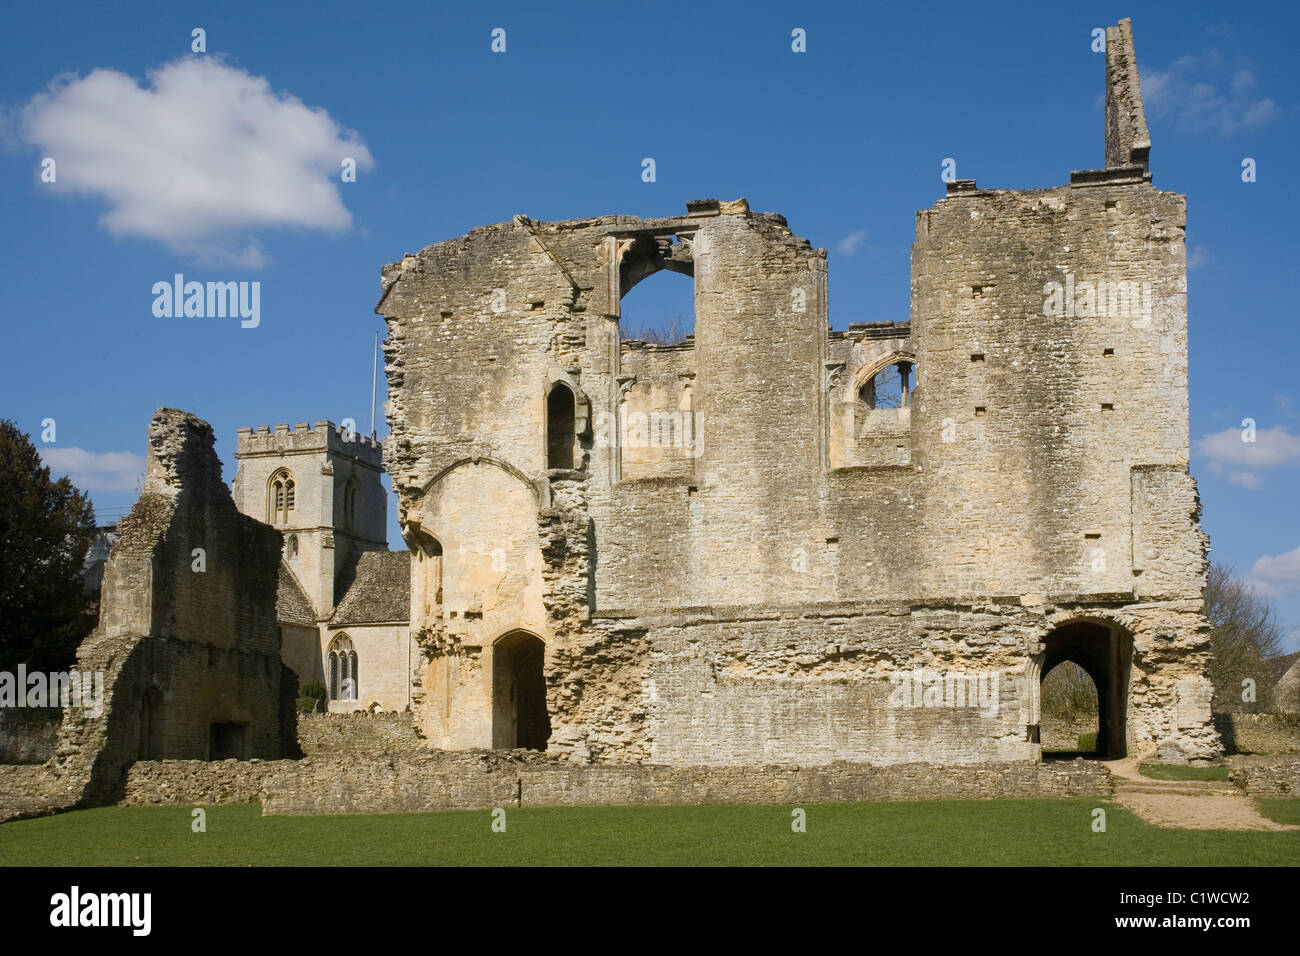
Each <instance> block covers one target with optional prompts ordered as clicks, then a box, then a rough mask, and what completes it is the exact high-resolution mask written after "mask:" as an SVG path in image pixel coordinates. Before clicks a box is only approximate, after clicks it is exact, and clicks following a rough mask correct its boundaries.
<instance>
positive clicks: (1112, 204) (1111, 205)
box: [1106, 199, 1119, 209]
mask: <svg viewBox="0 0 1300 956" xmlns="http://www.w3.org/2000/svg"><path fill="white" fill-rule="evenodd" d="M1118 205H1119V200H1118V199H1107V200H1106V208H1107V209H1114V208H1115V207H1116V206H1118Z"/></svg>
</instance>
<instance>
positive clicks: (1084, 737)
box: [1079, 730, 1097, 754]
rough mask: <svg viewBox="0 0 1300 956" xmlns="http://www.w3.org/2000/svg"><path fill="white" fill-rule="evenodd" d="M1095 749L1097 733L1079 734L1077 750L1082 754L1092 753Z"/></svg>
mask: <svg viewBox="0 0 1300 956" xmlns="http://www.w3.org/2000/svg"><path fill="white" fill-rule="evenodd" d="M1096 749H1097V732H1096V731H1095V730H1094V731H1093V732H1092V733H1090V734H1079V750H1080V752H1082V753H1086V754H1088V753H1092V752H1093V751H1095V750H1096Z"/></svg>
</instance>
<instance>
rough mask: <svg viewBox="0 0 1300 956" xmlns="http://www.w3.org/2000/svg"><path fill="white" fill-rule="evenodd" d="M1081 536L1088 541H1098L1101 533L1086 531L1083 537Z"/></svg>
mask: <svg viewBox="0 0 1300 956" xmlns="http://www.w3.org/2000/svg"><path fill="white" fill-rule="evenodd" d="M1083 536H1084V537H1085V538H1087V539H1088V540H1089V541H1098V540H1100V539H1101V532H1100V531H1087V532H1084V535H1083Z"/></svg>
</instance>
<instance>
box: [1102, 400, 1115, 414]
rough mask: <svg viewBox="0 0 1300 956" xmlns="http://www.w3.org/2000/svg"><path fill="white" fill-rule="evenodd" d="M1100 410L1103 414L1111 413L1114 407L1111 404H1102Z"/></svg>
mask: <svg viewBox="0 0 1300 956" xmlns="http://www.w3.org/2000/svg"><path fill="white" fill-rule="evenodd" d="M1101 410H1102V411H1103V412H1113V411H1114V410H1115V406H1114V404H1112V403H1111V402H1102V403H1101Z"/></svg>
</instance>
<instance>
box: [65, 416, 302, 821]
mask: <svg viewBox="0 0 1300 956" xmlns="http://www.w3.org/2000/svg"><path fill="white" fill-rule="evenodd" d="M280 548H281V541H280V534H279V532H277V531H275V530H274V529H272V528H270V527H268V526H266V525H264V524H261V523H260V522H258V521H255V520H253V519H252V518H249V517H246V516H245V515H242V514H240V513H239V512H238V511H237V510H236V509H235V504H234V501H233V499H232V498H231V495H230V489H229V488H228V487H227V486H226V485H225V483H224V482H223V481H222V480H221V462H220V460H219V459H218V458H217V455H216V452H215V450H214V447H213V434H212V427H211V426H210V425H209V424H208V423H207V422H205V421H202V420H201V419H199V418H196V417H195V416H194V415H191V414H189V413H187V412H182V411H177V410H175V409H170V408H160V409H159V410H158V412H157V413H156V414H155V415H154V418H153V421H152V423H151V424H150V426H149V449H148V468H147V472H146V476H145V483H144V489H143V493H142V494H141V495H140V499H139V500H138V501H137V502H136V504H135V506H134V507H133V508H132V509H131V513H130V515H128V516H127V517H126V518H125V519H123V520H122V522H121V523H120V525H119V526H118V540H117V543H116V544H115V545H114V546H113V550H112V554H111V555H110V556H109V559H108V563H107V565H106V566H105V569H104V583H103V590H102V599H101V613H100V620H99V626H98V627H97V628H96V629H95V631H94V633H93V634H92V635H91V636H90V637H89V638H87V639H86V640H85V641H84V642H83V643H82V645H81V647H80V648H78V650H77V665H76V666H77V669H78V670H79V671H81V672H83V673H90V672H99V673H102V674H103V675H104V705H103V713H102V714H101V715H99V716H98V717H92V716H88V715H87V714H86V713H84V712H83V711H82V710H80V709H70V710H67V711H66V712H65V716H64V722H63V726H62V727H61V728H60V732H59V737H58V743H57V745H56V749H55V756H54V763H53V769H54V775H55V778H56V781H57V782H58V783H59V785H60V787H61V789H62V790H63V791H64V793H65V795H66V797H67V799H68V801H69V802H71V803H98V802H104V801H106V800H111V799H114V797H115V794H116V791H117V790H118V789H119V788H120V786H121V784H122V780H123V776H124V774H125V771H126V768H127V767H128V766H129V765H130V764H131V763H133V762H135V761H136V760H163V759H167V760H183V759H222V758H236V759H249V758H277V757H281V756H286V755H290V754H293V753H295V752H296V749H297V743H296V730H295V714H294V698H295V696H296V689H297V681H296V678H295V677H294V674H293V671H291V670H289V669H288V668H287V667H284V666H283V665H282V664H281V661H280V632H279V630H278V628H277V626H276V621H275V609H276V581H277V572H278V569H279V565H280Z"/></svg>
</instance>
